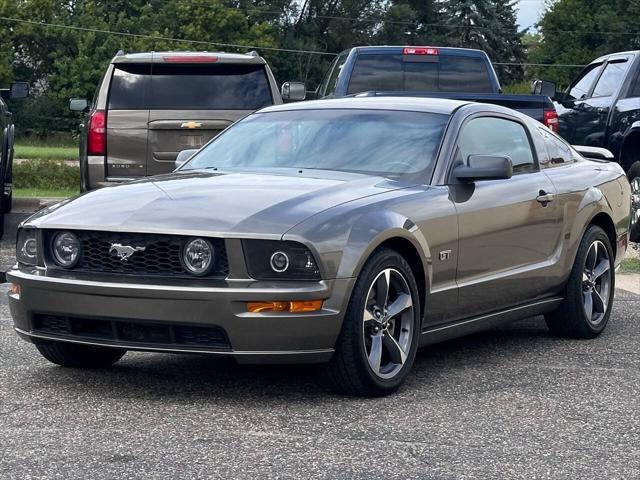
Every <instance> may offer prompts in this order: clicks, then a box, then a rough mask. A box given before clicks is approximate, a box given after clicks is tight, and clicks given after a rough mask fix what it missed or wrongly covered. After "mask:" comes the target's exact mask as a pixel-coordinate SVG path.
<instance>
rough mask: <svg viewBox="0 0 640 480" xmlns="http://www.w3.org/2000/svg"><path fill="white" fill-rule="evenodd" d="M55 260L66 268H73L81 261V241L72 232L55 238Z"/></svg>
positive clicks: (59, 234)
mask: <svg viewBox="0 0 640 480" xmlns="http://www.w3.org/2000/svg"><path fill="white" fill-rule="evenodd" d="M52 250H53V259H54V260H55V262H56V263H57V264H58V265H60V266H61V267H64V268H72V267H74V266H75V265H76V263H78V260H79V259H80V241H79V240H78V237H76V236H75V235H74V234H73V233H71V232H61V233H58V234H57V235H56V236H55V237H54V238H53V249H52Z"/></svg>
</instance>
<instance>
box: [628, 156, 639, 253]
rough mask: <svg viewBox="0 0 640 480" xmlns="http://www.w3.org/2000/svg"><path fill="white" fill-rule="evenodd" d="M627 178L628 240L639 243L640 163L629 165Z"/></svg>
mask: <svg viewBox="0 0 640 480" xmlns="http://www.w3.org/2000/svg"><path fill="white" fill-rule="evenodd" d="M627 178H628V179H629V184H630V185H631V225H630V227H629V239H630V240H631V241H632V242H640V161H639V162H635V163H633V164H632V165H631V167H630V168H629V170H628V171H627Z"/></svg>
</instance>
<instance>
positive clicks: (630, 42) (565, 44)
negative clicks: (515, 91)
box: [530, 0, 640, 86]
mask: <svg viewBox="0 0 640 480" xmlns="http://www.w3.org/2000/svg"><path fill="white" fill-rule="evenodd" d="M638 18H640V0H606V1H603V0H558V1H557V2H554V3H550V4H549V9H548V11H547V12H546V14H545V15H544V16H543V17H542V19H541V20H540V23H539V30H540V41H539V45H537V48H535V49H534V50H532V51H531V55H530V59H531V61H532V62H534V63H557V64H572V65H573V64H578V65H584V64H587V63H589V62H591V61H592V60H594V59H595V58H597V57H599V56H600V55H604V54H606V53H612V52H616V51H625V50H633V49H638V48H640V35H638V34H637V33H636V32H638V31H640V28H638ZM580 70H581V68H580V67H573V68H566V67H550V68H549V67H543V68H538V69H537V71H536V73H537V74H538V76H540V77H543V78H545V79H549V80H553V81H555V82H556V83H558V84H559V85H564V86H566V85H568V84H569V83H570V81H571V80H572V79H573V78H574V77H575V76H576V75H577V74H578V73H579V72H580Z"/></svg>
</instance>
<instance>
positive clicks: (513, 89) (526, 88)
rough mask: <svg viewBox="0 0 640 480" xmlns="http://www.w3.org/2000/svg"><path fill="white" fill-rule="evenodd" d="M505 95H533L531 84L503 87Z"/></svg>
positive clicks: (523, 83)
mask: <svg viewBox="0 0 640 480" xmlns="http://www.w3.org/2000/svg"><path fill="white" fill-rule="evenodd" d="M502 91H503V92H504V93H515V94H527V93H531V82H517V83H511V84H509V85H503V86H502Z"/></svg>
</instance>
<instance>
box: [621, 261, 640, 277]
mask: <svg viewBox="0 0 640 480" xmlns="http://www.w3.org/2000/svg"><path fill="white" fill-rule="evenodd" d="M619 272H620V273H640V259H638V258H625V259H624V260H623V261H622V263H621V264H620V270H619Z"/></svg>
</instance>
